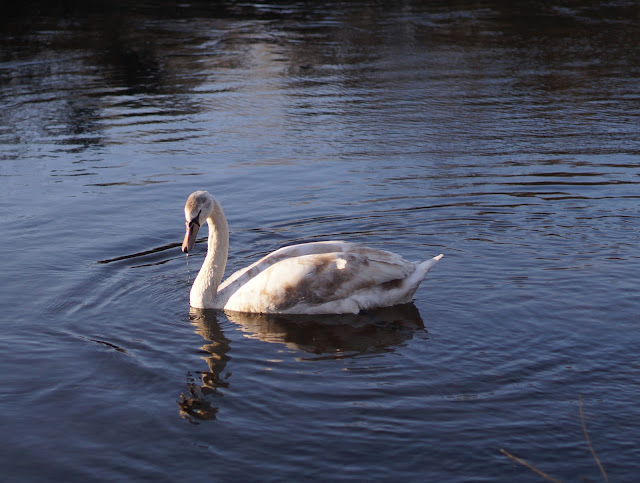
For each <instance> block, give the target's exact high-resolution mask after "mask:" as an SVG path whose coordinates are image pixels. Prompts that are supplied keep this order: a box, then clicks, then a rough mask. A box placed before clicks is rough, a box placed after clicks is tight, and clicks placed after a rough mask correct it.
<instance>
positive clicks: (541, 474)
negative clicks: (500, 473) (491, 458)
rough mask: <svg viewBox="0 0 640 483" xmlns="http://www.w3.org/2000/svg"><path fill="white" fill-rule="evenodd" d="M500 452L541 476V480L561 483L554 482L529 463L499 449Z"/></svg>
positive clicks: (553, 479) (554, 480)
mask: <svg viewBox="0 0 640 483" xmlns="http://www.w3.org/2000/svg"><path fill="white" fill-rule="evenodd" d="M500 452H501V453H502V454H504V455H507V456H508V457H509V458H511V459H512V460H513V461H516V462H517V463H520V464H521V465H524V466H526V467H527V468H529V469H530V470H531V471H534V472H536V473H538V474H539V475H540V476H542V477H543V478H545V479H547V480H549V481H553V482H555V483H562V482H561V481H560V480H556V479H555V478H552V477H550V476H549V475H548V474H546V473H545V472H544V471H541V470H539V469H538V468H536V467H535V466H533V465H530V464H529V463H527V462H526V461H524V460H521V459H520V458H518V457H516V456H513V455H512V454H511V453H509V452H508V451H506V450H504V449H501V450H500Z"/></svg>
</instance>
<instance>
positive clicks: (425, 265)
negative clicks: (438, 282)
mask: <svg viewBox="0 0 640 483" xmlns="http://www.w3.org/2000/svg"><path fill="white" fill-rule="evenodd" d="M443 256H444V255H443V254H442V253H441V254H440V255H438V256H437V257H433V258H432V259H431V260H427V261H426V262H422V263H418V266H417V267H416V274H418V275H419V277H420V280H422V279H423V278H424V277H426V275H427V272H428V271H429V270H431V267H433V266H434V265H435V264H436V263H437V262H438V260H440V259H441V258H442V257H443Z"/></svg>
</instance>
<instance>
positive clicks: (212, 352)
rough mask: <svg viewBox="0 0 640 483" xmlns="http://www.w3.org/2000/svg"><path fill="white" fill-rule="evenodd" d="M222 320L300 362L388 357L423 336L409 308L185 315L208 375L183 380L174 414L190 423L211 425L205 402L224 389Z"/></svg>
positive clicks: (210, 409) (226, 344) (209, 405)
mask: <svg viewBox="0 0 640 483" xmlns="http://www.w3.org/2000/svg"><path fill="white" fill-rule="evenodd" d="M222 316H226V317H227V318H228V319H229V320H230V321H231V322H233V323H234V324H237V325H238V326H240V328H241V330H242V331H243V333H244V334H245V335H246V336H247V337H250V338H256V339H259V340H261V341H264V342H271V343H276V344H284V345H285V346H287V347H288V348H289V349H293V350H296V351H304V352H308V353H311V354H314V356H318V357H313V358H308V357H305V358H301V359H302V360H318V359H339V358H344V357H354V356H358V355H363V354H372V353H378V352H385V351H391V350H393V348H394V347H397V346H399V345H400V344H402V343H404V342H406V341H408V340H410V339H411V338H412V337H413V334H414V333H415V332H417V331H421V330H425V328H424V324H423V322H422V318H421V317H420V312H419V311H418V309H417V308H416V306H415V305H414V304H412V303H411V304H404V305H396V306H395V307H384V308H382V309H378V310H374V311H369V312H363V313H360V314H343V315H283V314H249V313H240V312H225V313H224V314H222V313H221V312H219V311H216V310H203V309H194V308H191V309H190V314H189V319H190V321H191V323H192V324H193V325H194V326H195V327H196V333H197V334H199V335H201V336H202V338H203V339H205V340H206V341H207V343H206V344H204V345H203V346H202V347H200V349H201V350H202V352H203V354H205V355H204V357H203V359H204V360H205V361H206V363H207V365H208V366H209V369H208V370H206V371H198V372H197V373H198V374H200V379H199V380H197V379H196V378H195V377H194V376H193V375H192V374H191V373H189V374H187V388H188V391H187V394H186V395H185V394H184V393H182V394H181V395H180V400H179V401H178V407H179V408H180V414H181V415H182V416H183V417H185V418H186V419H188V420H189V421H191V422H194V420H195V419H200V420H206V419H215V418H216V414H217V412H218V408H217V407H214V406H212V403H211V401H210V397H211V396H220V395H221V393H220V392H219V391H218V389H219V388H225V387H228V386H229V381H228V374H223V371H224V369H225V367H226V365H227V362H228V361H229V360H230V359H231V357H230V356H229V351H230V349H231V347H230V344H231V341H230V340H229V339H228V338H227V337H226V336H225V335H224V333H223V331H222V328H221V327H220V323H219V322H218V317H222Z"/></svg>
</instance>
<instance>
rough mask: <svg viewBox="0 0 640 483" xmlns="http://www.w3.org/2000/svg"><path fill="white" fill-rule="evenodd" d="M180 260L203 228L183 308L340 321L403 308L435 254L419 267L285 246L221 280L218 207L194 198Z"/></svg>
mask: <svg viewBox="0 0 640 483" xmlns="http://www.w3.org/2000/svg"><path fill="white" fill-rule="evenodd" d="M184 215H185V219H186V233H185V236H184V241H183V243H182V251H183V252H184V253H186V254H188V253H189V252H190V251H191V250H192V249H193V245H194V243H195V241H196V236H197V234H198V229H199V228H200V226H202V224H203V223H204V222H205V221H206V222H207V224H208V225H209V239H208V251H207V256H206V257H205V259H204V262H203V263H202V267H201V268H200V271H199V272H198V275H197V277H196V279H195V281H194V282H193V286H192V287H191V293H190V304H191V306H192V307H193V308H196V309H224V310H229V311H234V312H251V313H263V314H277V313H280V314H345V313H353V314H355V313H358V312H360V311H361V310H367V309H374V308H377V307H389V306H393V305H398V304H403V303H408V302H409V301H411V298H412V297H413V294H414V292H415V291H416V289H417V288H418V285H420V282H421V281H422V279H423V278H424V277H425V276H426V275H427V272H428V271H429V270H430V269H431V267H433V265H435V263H436V262H437V261H438V260H440V259H441V258H442V254H441V255H438V256H437V257H433V258H432V259H430V260H427V261H425V262H422V263H413V262H408V261H406V260H404V259H403V258H402V257H400V256H399V255H396V254H395V253H391V252H388V251H384V250H378V249H375V248H369V247H365V246H362V245H359V244H356V243H351V242H345V241H324V242H314V243H303V244H299V245H292V246H287V247H284V248H280V249H279V250H276V251H274V252H273V253H271V254H269V255H267V256H265V257H264V258H262V259H260V260H258V261H257V262H255V263H254V264H252V265H250V266H248V267H246V268H244V269H242V270H239V271H237V272H235V273H234V274H232V275H231V276H230V277H229V278H228V279H227V280H225V282H224V283H222V284H220V282H221V281H222V276H223V275H224V269H225V266H226V263H227V256H228V253H229V226H228V224H227V219H226V218H225V216H224V212H223V211H222V206H221V204H220V202H219V201H218V200H217V199H216V198H214V197H213V196H212V195H211V194H209V193H208V192H207V191H195V192H194V193H192V194H191V195H190V196H189V198H188V199H187V203H186V204H185V207H184Z"/></svg>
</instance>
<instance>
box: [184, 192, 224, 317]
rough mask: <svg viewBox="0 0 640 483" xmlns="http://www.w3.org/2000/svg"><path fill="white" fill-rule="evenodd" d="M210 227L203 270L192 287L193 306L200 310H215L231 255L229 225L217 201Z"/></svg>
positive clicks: (209, 223)
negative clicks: (217, 295)
mask: <svg viewBox="0 0 640 483" xmlns="http://www.w3.org/2000/svg"><path fill="white" fill-rule="evenodd" d="M207 224H208V225H209V243H208V247H207V256H206V258H205V259H204V262H203V263H202V268H200V272H199V273H198V276H197V277H196V280H195V282H194V283H193V287H191V296H190V298H191V300H190V303H191V306H192V307H195V308H198V309H209V308H215V299H216V294H217V293H218V286H219V285H220V282H221V281H222V276H223V275H224V268H225V266H226V264H227V256H228V255H229V225H228V224H227V219H226V218H225V216H224V212H223V211H222V206H220V203H218V202H217V201H216V202H215V207H214V209H213V211H212V212H211V214H210V215H209V217H208V218H207Z"/></svg>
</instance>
